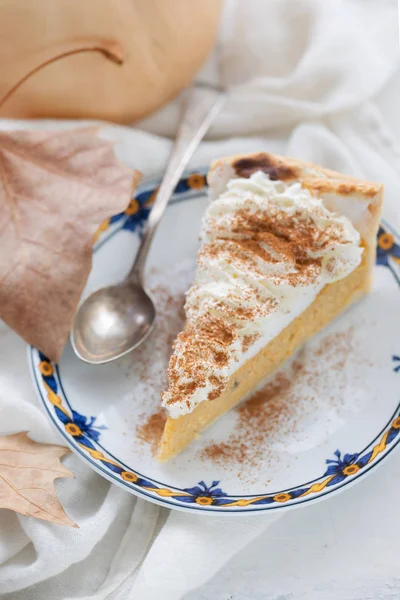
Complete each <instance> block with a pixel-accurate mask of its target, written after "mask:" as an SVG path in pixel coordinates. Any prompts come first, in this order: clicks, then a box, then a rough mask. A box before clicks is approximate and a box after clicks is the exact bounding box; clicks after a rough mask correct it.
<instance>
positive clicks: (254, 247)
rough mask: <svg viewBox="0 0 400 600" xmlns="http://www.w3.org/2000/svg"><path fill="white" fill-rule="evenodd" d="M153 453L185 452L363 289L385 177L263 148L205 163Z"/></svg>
mask: <svg viewBox="0 0 400 600" xmlns="http://www.w3.org/2000/svg"><path fill="white" fill-rule="evenodd" d="M208 180H209V185H210V193H211V197H212V201H211V202H210V205H209V207H208V209H207V211H206V214H205V216H204V220H203V226H202V231H201V241H202V245H201V247H200V251H199V254H198V261H197V263H198V266H197V272H196V277H195V281H194V283H193V286H192V287H191V288H190V290H189V291H188V293H187V297H186V305H185V311H186V317H187V323H186V328H185V330H184V331H183V332H182V333H180V334H179V335H178V337H177V339H176V341H175V345H174V350H173V354H172V357H171V361H170V365H169V369H168V378H169V388H168V390H167V391H166V392H165V393H164V394H163V397H162V404H163V406H164V407H165V408H166V409H167V411H168V415H169V416H168V419H167V421H166V424H165V429H164V433H163V436H162V439H161V442H160V446H159V454H158V458H159V459H160V460H166V459H168V458H170V457H172V456H174V455H175V454H177V453H178V452H181V451H182V450H183V449H184V448H185V447H186V446H187V445H188V444H190V443H191V442H192V441H193V440H194V439H195V438H196V437H197V436H198V434H199V432H201V431H202V430H203V429H204V428H205V427H207V426H208V425H210V424H211V423H212V422H213V421H215V419H217V418H218V417H219V416H221V415H222V414H224V413H225V412H226V411H227V410H229V409H230V408H232V407H233V406H235V405H236V404H237V403H238V402H239V401H240V400H241V399H242V398H243V397H244V396H246V395H247V394H248V393H249V392H251V391H252V390H254V389H255V388H256V387H257V386H258V385H259V383H260V382H261V381H262V380H263V379H264V378H265V377H266V376H268V375H270V374H271V373H272V372H273V371H274V370H275V369H277V368H278V367H279V366H280V365H281V364H282V363H283V362H284V361H285V360H286V359H287V358H288V357H290V356H291V355H292V354H293V353H294V352H295V350H296V349H298V348H299V347H300V346H301V345H302V344H304V342H305V341H306V340H307V339H308V338H309V337H310V336H313V335H314V334H316V333H317V332H318V331H319V330H321V329H322V328H324V327H325V326H326V325H327V324H328V323H329V322H330V321H332V319H334V318H335V317H336V316H337V315H338V314H340V313H341V312H342V311H343V310H344V309H345V308H347V307H348V306H349V304H351V303H352V302H354V301H355V300H358V299H359V298H361V297H362V296H363V295H364V294H365V293H367V292H368V290H369V289H370V285H371V272H372V267H373V264H374V259H375V245H376V242H375V240H376V233H377V229H378V224H379V216H380V210H381V204H382V192H383V187H382V185H380V184H376V183H369V182H366V181H362V180H359V179H356V178H354V177H350V176H347V175H341V174H340V173H336V172H334V171H330V170H328V169H324V168H322V167H318V166H316V165H314V164H310V163H305V162H302V161H299V160H293V159H289V158H283V157H280V156H273V155H271V154H266V153H260V154H251V155H245V156H243V155H240V156H233V157H227V158H223V159H221V160H218V161H216V162H215V163H214V164H213V165H212V167H211V170H210V173H209V176H208Z"/></svg>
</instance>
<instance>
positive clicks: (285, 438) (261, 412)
mask: <svg viewBox="0 0 400 600" xmlns="http://www.w3.org/2000/svg"><path fill="white" fill-rule="evenodd" d="M350 357H351V360H352V369H351V371H352V373H351V378H352V379H353V380H354V378H355V377H357V374H356V372H355V371H354V365H356V364H359V365H361V364H362V363H363V362H364V358H363V357H362V356H361V353H360V349H359V348H357V352H355V345H354V330H353V329H352V328H350V329H348V330H347V331H344V332H339V333H333V334H330V335H328V336H326V337H325V339H324V340H323V341H322V342H320V343H318V344H317V345H314V347H312V348H307V349H306V351H300V353H299V354H298V355H297V357H296V358H295V359H294V360H293V361H292V363H291V364H290V365H289V366H288V367H286V368H284V369H282V370H281V371H278V372H277V373H276V374H275V375H274V376H273V378H272V379H270V380H269V381H267V383H265V384H264V385H263V387H262V388H261V389H259V390H258V391H257V392H255V393H254V394H253V395H252V396H251V397H250V398H249V399H248V400H247V401H246V402H245V403H243V404H241V405H240V406H238V407H237V408H236V409H235V412H236V417H237V420H236V424H235V426H234V429H233V431H232V432H231V434H230V435H229V437H228V438H227V439H226V440H224V441H222V442H216V443H211V444H209V445H208V446H206V447H205V448H204V449H203V450H202V451H201V452H200V458H201V459H202V460H206V461H211V462H212V463H213V464H214V465H217V466H224V467H228V468H229V467H231V468H235V469H237V470H239V471H240V472H241V473H243V472H246V471H250V470H251V469H252V468H253V469H254V467H257V466H261V465H264V466H265V462H267V463H268V461H269V460H271V459H272V456H273V455H274V448H276V447H281V446H282V445H284V444H285V443H288V442H289V443H290V442H291V441H292V440H293V438H294V437H295V436H296V434H297V433H298V432H299V431H300V430H301V429H303V427H302V426H301V425H302V423H304V421H305V420H309V419H311V420H312V418H313V416H314V415H315V414H316V413H317V412H318V409H319V408H320V405H321V402H322V403H324V411H325V412H326V408H327V406H328V407H329V408H330V409H337V408H338V406H339V405H340V404H341V403H343V394H344V392H345V390H346V388H347V387H348V373H346V369H345V366H346V364H347V363H348V360H349V359H350ZM328 394H329V395H328ZM275 460H276V454H275Z"/></svg>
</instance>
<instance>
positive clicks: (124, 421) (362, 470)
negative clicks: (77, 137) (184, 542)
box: [29, 170, 400, 514]
mask: <svg viewBox="0 0 400 600" xmlns="http://www.w3.org/2000/svg"><path fill="white" fill-rule="evenodd" d="M204 173H205V170H204V171H200V172H198V173H191V174H187V175H186V176H185V177H184V178H183V179H182V180H181V181H180V183H179V185H178V186H177V188H176V192H175V194H174V196H173V198H172V200H171V202H170V206H169V208H168V210H167V212H166V215H165V217H164V219H163V221H162V223H161V226H160V229H159V231H158V232H157V235H156V238H155V240H154V243H153V246H152V250H151V255H150V257H149V274H148V277H149V281H150V283H151V287H152V288H153V290H154V294H155V296H156V298H157V303H158V311H159V319H158V323H157V326H156V328H155V330H154V331H153V333H152V335H151V336H150V338H149V339H148V340H147V341H146V342H145V344H144V345H143V346H142V347H141V348H140V349H138V350H136V351H135V352H133V353H131V354H130V355H128V356H127V357H124V358H122V359H120V360H119V361H117V362H115V363H111V364H108V365H104V366H90V365H87V364H84V363H82V362H80V361H79V360H78V359H77V358H76V357H75V355H74V354H73V352H72V349H71V347H70V346H68V347H67V348H66V350H65V352H64V355H63V357H62V359H61V361H60V363H59V364H58V365H54V364H51V363H50V361H49V360H48V359H47V358H46V357H45V356H43V355H42V354H41V353H40V352H38V351H37V350H36V349H35V348H30V349H29V361H30V364H31V369H32V375H33V379H34V382H35V386H36V389H37V391H38V394H39V397H40V400H41V402H42V404H43V406H44V408H45V410H46V411H47V413H48V415H49V418H50V419H51V421H52V422H53V423H54V425H55V426H56V427H57V429H58V431H59V432H60V434H61V436H62V437H63V438H64V440H65V441H66V442H67V443H68V444H69V446H70V447H71V448H72V450H73V451H74V452H75V453H76V454H77V455H78V456H80V457H81V458H82V460H84V461H85V462H86V463H87V464H88V465H90V466H91V467H92V468H93V469H95V470H96V471H97V472H98V473H100V474H101V475H102V476H104V477H106V478H107V479H109V480H110V481H112V482H114V483H117V484H118V485H120V486H122V487H124V488H125V489H126V490H128V491H130V492H132V493H134V494H137V495H138V496H141V497H143V498H146V499H148V500H151V501H153V502H157V503H158V504H162V505H164V506H167V507H170V508H176V509H183V510H191V511H200V512H204V513H210V514H212V513H229V514H232V513H243V512H261V511H268V510H275V509H283V508H287V507H293V506H297V505H300V504H305V503H306V502H313V501H316V500H318V499H320V498H322V497H324V496H327V495H329V494H332V493H334V492H336V491H338V490H340V489H343V488H345V487H346V486H348V485H350V484H352V483H354V482H356V481H358V480H359V479H360V478H361V477H364V476H365V475H366V474H367V473H368V472H369V471H370V470H371V469H373V468H374V467H375V466H377V465H378V464H379V463H380V462H381V461H382V460H383V458H384V457H385V456H387V455H388V454H389V453H390V452H391V451H392V450H393V448H394V447H395V446H396V445H397V443H398V442H399V440H400V435H399V433H400V404H399V400H400V318H399V306H400V237H399V235H398V234H397V233H396V232H395V231H394V230H393V229H392V228H391V227H390V225H389V224H386V223H383V224H382V227H381V229H380V231H379V234H378V252H377V264H376V267H375V272H374V287H373V291H372V292H371V294H370V295H369V296H368V297H366V298H364V299H363V300H362V301H361V302H360V303H358V304H357V305H356V306H354V307H352V308H350V309H349V310H348V311H347V312H346V313H345V314H343V315H342V316H341V317H340V318H339V319H338V320H337V321H335V322H334V323H333V324H332V325H331V326H330V327H329V328H328V329H327V330H326V331H324V332H323V333H322V334H321V335H319V336H317V337H316V338H315V339H314V340H312V341H311V342H310V343H309V344H308V345H307V346H306V347H305V348H304V349H303V350H302V351H300V353H299V354H298V355H297V356H296V357H295V358H294V360H292V362H291V363H290V364H288V365H286V366H285V367H284V368H283V370H281V371H280V372H279V373H278V374H277V375H276V376H275V377H274V378H273V380H272V381H269V382H267V383H266V385H265V386H264V388H263V390H262V391H261V392H259V393H258V395H257V397H255V398H253V399H252V400H250V401H249V402H248V404H245V405H243V406H242V407H239V408H237V409H235V410H233V411H231V412H230V413H228V414H227V415H225V416H224V417H222V418H221V419H220V420H219V421H218V422H217V423H215V424H214V425H213V426H212V427H210V428H209V429H208V430H207V431H206V432H205V433H204V434H203V435H202V436H201V438H200V439H198V440H196V442H195V443H193V444H192V446H191V447H190V448H188V449H187V450H186V451H185V452H183V453H182V454H181V455H179V456H178V457H176V458H175V459H173V460H171V461H170V462H168V463H166V464H158V463H157V462H156V460H155V459H154V458H153V456H152V449H153V450H154V447H155V445H156V443H157V435H159V433H160V431H161V429H162V422H163V417H162V414H161V413H160V412H159V408H160V400H159V398H160V396H159V394H160V391H161V389H162V388H163V387H164V386H165V368H166V364H167V361H168V356H169V352H170V347H171V342H172V340H173V338H174V336H175V334H176V333H177V331H179V329H180V328H181V327H182V325H183V314H182V304H183V293H184V291H185V289H186V288H187V287H188V286H189V284H190V278H191V276H192V274H193V268H194V261H195V256H196V251H197V246H198V232H199V228H200V221H201V216H202V214H203V212H204V210H205V207H206V203H207V197H206V182H205V177H204ZM157 184H158V182H157V181H152V182H148V183H146V184H143V185H142V186H141V187H140V188H139V189H138V190H137V193H136V196H135V198H133V199H132V201H131V203H130V206H129V208H128V209H127V210H126V212H125V213H123V214H119V215H117V216H115V217H113V218H112V219H110V220H109V221H107V222H106V223H104V224H103V225H102V226H101V228H100V230H99V232H98V236H97V241H96V246H95V251H94V264H93V270H92V273H91V276H90V279H89V282H88V285H87V289H86V292H85V294H86V295H87V294H88V293H90V292H91V291H93V290H94V289H96V288H99V287H101V286H103V285H107V284H109V283H112V282H117V281H119V280H121V279H122V278H123V277H124V275H125V274H126V273H127V272H128V270H129V268H130V265H131V263H132V260H133V257H134V253H135V251H136V249H137V246H138V243H139V238H140V233H141V230H142V227H143V224H144V222H145V220H146V218H147V216H148V213H149V205H150V204H151V201H152V199H153V198H154V193H155V190H156V189H157Z"/></svg>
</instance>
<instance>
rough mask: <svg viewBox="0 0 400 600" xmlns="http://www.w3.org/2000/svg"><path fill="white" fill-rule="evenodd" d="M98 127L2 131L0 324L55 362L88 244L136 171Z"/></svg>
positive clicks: (126, 194) (119, 206)
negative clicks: (121, 159) (120, 158)
mask: <svg viewBox="0 0 400 600" xmlns="http://www.w3.org/2000/svg"><path fill="white" fill-rule="evenodd" d="M97 131H98V129H97V128H94V127H91V128H83V129H75V130H69V131H62V132H57V133H54V132H40V131H15V132H0V318H2V319H3V320H4V321H5V322H6V323H7V324H8V325H9V326H10V327H11V328H12V329H14V330H15V331H16V332H17V333H18V334H19V335H20V336H21V337H23V338H24V339H25V340H26V341H27V342H28V343H29V344H32V345H33V346H36V347H37V348H39V350H41V351H42V352H43V353H44V354H46V356H48V357H49V358H50V359H52V360H54V361H57V360H58V359H59V358H60V355H61V353H62V350H63V348H64V346H65V344H66V342H67V339H68V334H69V331H70V329H71V325H72V320H73V316H74V312H75V310H76V307H77V304H78V302H79V298H80V296H81V294H82V291H83V288H84V286H85V283H86V281H87V278H88V276H89V273H90V269H91V264H92V239H93V235H94V234H95V232H96V230H97V228H98V227H99V225H100V224H101V223H102V222H103V221H104V220H105V219H106V218H108V217H110V216H112V215H114V214H117V213H119V212H122V211H123V210H125V209H126V207H127V205H128V203H129V200H130V196H131V192H132V190H133V189H134V188H135V187H136V185H137V183H138V181H139V179H140V176H141V175H140V173H139V172H138V171H132V170H131V169H128V168H127V167H125V166H123V165H121V164H120V163H118V161H117V160H116V158H115V156H114V151H113V143H112V142H109V141H105V140H101V139H99V138H98V137H97Z"/></svg>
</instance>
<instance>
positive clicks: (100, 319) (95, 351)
mask: <svg viewBox="0 0 400 600" xmlns="http://www.w3.org/2000/svg"><path fill="white" fill-rule="evenodd" d="M224 100H225V96H224V94H223V93H220V92H218V91H216V90H214V89H211V88H207V87H194V88H192V89H191V90H190V91H189V93H188V95H187V98H186V102H185V107H184V109H183V113H182V118H181V121H180V124H179V128H178V133H177V137H176V140H175V143H174V146H173V148H172V152H171V155H170V157H169V161H168V165H167V169H166V171H165V175H164V178H163V180H162V183H161V185H160V188H159V191H158V194H157V197H156V200H155V202H154V205H153V208H152V210H151V213H150V216H149V219H148V222H147V226H146V229H145V231H144V233H143V237H142V241H141V244H140V247H139V250H138V253H137V255H136V259H135V262H134V264H133V267H132V269H131V271H130V273H129V274H128V276H127V278H126V279H125V281H123V282H121V283H120V284H118V285H113V286H109V287H105V288H103V289H100V290H98V291H97V292H94V293H93V294H91V296H89V297H88V298H87V299H86V300H85V301H84V302H83V304H82V305H81V307H80V308H79V310H78V312H77V314H76V316H75V320H74V323H73V327H72V332H71V343H72V347H73V349H74V351H75V354H76V355H77V356H78V357H79V358H80V359H82V360H83V361H85V362H87V363H91V364H97V365H98V364H102V363H107V362H110V361H112V360H115V359H117V358H119V357H120V356H123V355H124V354H127V353H128V352H130V351H131V350H133V349H134V348H137V347H138V346H139V345H140V344H141V343H142V342H143V340H145V339H146V337H147V336H148V335H149V333H150V332H151V330H152V328H153V326H154V321H155V317H156V309H155V306H154V301H153V299H152V297H151V294H150V292H149V290H148V289H147V287H146V283H145V279H144V267H145V263H146V259H147V255H148V252H149V249H150V245H151V241H152V239H153V236H154V233H155V231H156V229H157V226H158V224H159V222H160V220H161V217H162V215H163V213H164V210H165V208H166V206H167V204H168V201H169V199H170V197H171V194H172V193H173V191H174V189H175V187H176V185H177V183H178V182H179V180H180V178H181V176H182V173H183V171H184V169H185V167H186V165H187V163H188V162H189V160H190V158H191V157H192V156H193V154H194V152H195V150H196V149H197V147H198V145H199V143H200V141H201V140H202V138H203V136H204V135H205V133H206V132H207V130H208V128H209V127H210V125H211V123H212V121H213V119H214V117H215V116H216V115H217V114H218V112H219V111H220V109H221V107H222V105H223V102H224Z"/></svg>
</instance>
